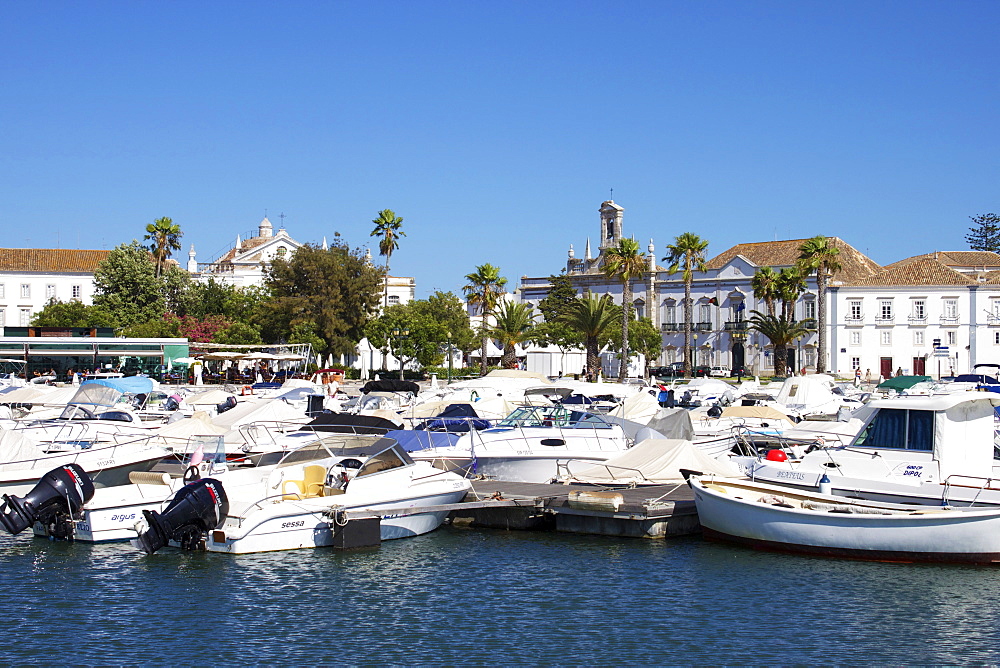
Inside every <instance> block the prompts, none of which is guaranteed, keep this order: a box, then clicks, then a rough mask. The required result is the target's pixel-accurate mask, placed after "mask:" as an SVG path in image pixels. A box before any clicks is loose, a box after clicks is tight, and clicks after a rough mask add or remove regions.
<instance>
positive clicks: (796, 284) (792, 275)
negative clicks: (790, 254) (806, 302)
mask: <svg viewBox="0 0 1000 668" xmlns="http://www.w3.org/2000/svg"><path fill="white" fill-rule="evenodd" d="M775 288H776V294H777V296H778V297H779V298H780V299H781V319H782V320H784V321H786V322H792V321H793V320H795V302H797V301H798V299H799V297H800V296H801V295H802V293H803V292H805V290H806V277H805V276H803V275H802V272H801V271H799V270H798V268H796V267H785V268H783V269H782V270H781V271H780V272H779V273H778V278H777V280H776V281H775ZM772 315H773V314H772Z"/></svg>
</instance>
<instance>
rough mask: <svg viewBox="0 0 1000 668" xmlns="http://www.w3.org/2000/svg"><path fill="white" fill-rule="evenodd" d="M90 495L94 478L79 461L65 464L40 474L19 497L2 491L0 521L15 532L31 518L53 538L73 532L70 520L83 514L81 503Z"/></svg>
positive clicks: (29, 523) (22, 527) (24, 527)
mask: <svg viewBox="0 0 1000 668" xmlns="http://www.w3.org/2000/svg"><path fill="white" fill-rule="evenodd" d="M92 498H94V481H93V480H91V479H90V476H89V475H87V472H86V471H84V470H83V467H82V466H80V465H79V464H65V465H63V466H60V467H59V468H55V469H52V470H51V471H49V472H48V473H46V474H45V475H44V476H42V477H41V478H40V479H39V481H38V484H37V485H35V486H34V488H33V489H32V490H31V491H30V492H28V493H27V494H25V495H24V496H23V497H19V496H9V495H7V494H4V495H3V503H2V504H0V523H2V524H3V528H4V529H6V530H7V531H8V532H10V533H12V534H18V533H21V532H22V531H24V530H25V529H27V528H28V527H30V526H31V525H32V524H34V523H35V522H41V523H42V524H44V525H45V526H47V527H48V529H49V535H51V536H54V537H56V538H71V537H72V536H73V528H74V527H73V520H74V519H80V518H82V517H83V513H82V512H81V511H82V509H83V506H84V504H85V503H87V502H88V501H90V500H91V499H92Z"/></svg>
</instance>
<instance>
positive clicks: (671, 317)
mask: <svg viewBox="0 0 1000 668" xmlns="http://www.w3.org/2000/svg"><path fill="white" fill-rule="evenodd" d="M663 322H665V323H667V324H668V325H673V324H676V323H677V307H676V306H674V305H673V304H671V305H669V306H665V307H663Z"/></svg>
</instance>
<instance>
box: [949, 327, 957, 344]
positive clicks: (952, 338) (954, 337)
mask: <svg viewBox="0 0 1000 668" xmlns="http://www.w3.org/2000/svg"><path fill="white" fill-rule="evenodd" d="M956 343H958V332H956V331H955V330H952V331H950V332H948V345H949V346H953V345H955V344H956Z"/></svg>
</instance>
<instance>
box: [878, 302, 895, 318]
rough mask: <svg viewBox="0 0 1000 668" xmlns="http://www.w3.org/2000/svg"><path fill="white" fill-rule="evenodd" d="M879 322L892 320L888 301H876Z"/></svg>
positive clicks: (890, 306) (890, 304)
mask: <svg viewBox="0 0 1000 668" xmlns="http://www.w3.org/2000/svg"><path fill="white" fill-rule="evenodd" d="M878 317H879V320H892V301H891V300H889V299H880V300H878Z"/></svg>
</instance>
